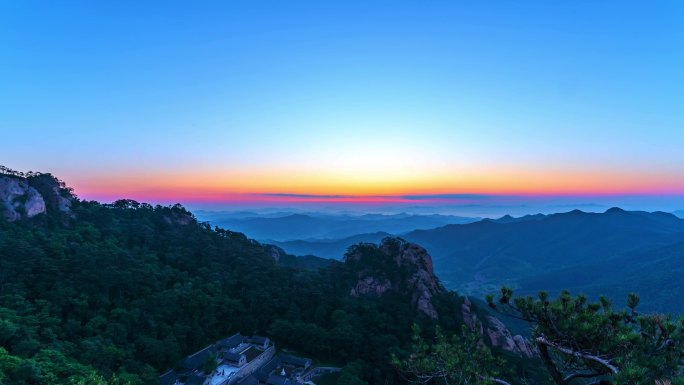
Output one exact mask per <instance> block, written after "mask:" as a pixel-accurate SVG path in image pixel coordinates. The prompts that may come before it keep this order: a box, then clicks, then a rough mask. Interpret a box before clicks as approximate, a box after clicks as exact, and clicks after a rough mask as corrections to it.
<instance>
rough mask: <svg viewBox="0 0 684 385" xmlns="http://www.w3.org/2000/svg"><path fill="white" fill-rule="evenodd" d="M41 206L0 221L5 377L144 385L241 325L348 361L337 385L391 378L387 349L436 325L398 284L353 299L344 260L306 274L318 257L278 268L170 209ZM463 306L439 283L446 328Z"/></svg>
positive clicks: (258, 251)
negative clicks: (43, 209)
mask: <svg viewBox="0 0 684 385" xmlns="http://www.w3.org/2000/svg"><path fill="white" fill-rule="evenodd" d="M32 178H40V179H42V180H43V181H44V182H45V179H46V178H47V180H48V181H49V180H50V178H51V177H49V176H45V175H38V176H32V175H30V176H29V177H28V179H29V180H30V182H31V183H32V184H36V182H37V180H32ZM36 185H37V184H36ZM64 189H65V186H64V185H63V184H61V193H62V194H64V193H66V194H67V195H68V193H69V192H68V191H65V190H64ZM44 190H45V189H44ZM46 195H49V194H48V192H46ZM46 203H47V205H48V210H47V213H46V214H44V215H39V216H36V217H33V218H30V219H22V220H17V221H14V222H8V221H5V220H0V383H3V384H12V385H21V384H56V383H79V384H80V383H84V384H91V383H111V384H153V383H156V381H157V376H158V374H159V371H161V370H164V369H165V368H168V367H172V366H173V365H174V363H175V362H176V361H177V360H178V359H180V358H181V357H183V356H184V355H187V354H189V353H191V352H193V351H194V350H196V349H198V348H201V347H203V346H205V345H206V344H207V343H209V342H211V341H214V340H217V339H219V338H221V337H223V336H226V335H229V334H231V333H234V332H238V331H239V332H242V333H246V334H251V333H260V334H265V335H269V336H271V337H273V338H274V339H275V340H276V342H277V343H279V345H280V346H287V347H288V348H291V349H295V350H296V351H299V352H301V353H302V354H306V355H309V356H311V357H314V358H316V359H320V360H327V361H330V362H333V363H336V364H340V365H346V369H345V370H344V371H343V373H342V378H341V380H343V381H346V382H347V383H363V382H370V383H384V382H385V381H390V382H392V381H395V380H396V373H395V371H394V370H392V368H391V367H390V360H389V357H390V356H391V354H392V353H398V352H401V350H402V349H405V348H407V347H408V346H409V343H410V336H411V327H412V325H413V324H414V323H418V324H421V325H423V326H424V327H425V328H426V329H427V330H430V329H432V321H431V320H430V319H428V318H427V317H425V316H422V315H420V314H419V313H418V312H416V311H415V310H414V309H413V308H412V307H411V306H410V305H408V302H410V301H409V300H407V298H406V295H408V294H406V293H398V292H396V293H387V294H386V295H383V296H382V297H381V298H372V299H361V298H352V297H350V296H349V288H350V287H351V281H353V280H354V278H355V273H354V271H353V269H352V268H351V267H350V266H347V265H345V264H344V263H339V262H335V263H334V264H333V265H331V266H328V267H326V268H324V269H320V270H318V271H315V270H308V269H305V268H302V266H304V267H308V266H310V265H311V264H312V263H311V262H313V264H321V263H320V261H316V260H313V261H306V260H304V261H303V262H304V263H302V261H299V260H298V259H297V258H295V257H292V256H288V255H284V256H280V258H279V259H280V260H281V263H280V264H276V263H275V261H274V258H273V256H272V253H273V249H272V248H270V247H267V246H263V245H261V244H259V243H257V242H255V241H253V240H250V239H248V238H247V237H245V236H244V235H243V234H240V233H235V232H231V231H227V230H223V229H220V228H211V227H210V226H209V225H208V224H205V223H198V222H197V221H196V220H195V219H194V217H193V216H192V214H191V213H190V212H188V211H186V210H185V209H184V208H183V207H181V206H180V205H175V206H171V207H162V206H151V205H148V204H143V203H138V202H135V201H131V200H121V201H117V202H115V203H113V204H100V203H97V202H89V201H82V200H78V199H73V200H72V202H71V207H70V209H69V210H68V212H65V211H59V210H51V207H50V206H52V204H51V203H50V202H49V201H46ZM283 263H285V264H286V265H291V266H294V267H288V266H283ZM459 301H461V299H459V298H458V296H456V295H455V294H454V293H449V292H446V291H445V292H444V293H441V294H439V295H438V296H437V297H435V299H434V303H435V305H436V306H437V307H438V311H439V312H440V314H441V316H440V319H439V324H441V325H442V327H443V328H444V329H445V330H449V331H454V330H458V328H460V325H461V320H459V319H458V316H459V315H458V313H457V312H455V311H453V309H457V308H458V306H459V305H460V302H459Z"/></svg>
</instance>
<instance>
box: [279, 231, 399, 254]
mask: <svg viewBox="0 0 684 385" xmlns="http://www.w3.org/2000/svg"><path fill="white" fill-rule="evenodd" d="M389 236H391V234H388V233H385V232H382V231H380V232H377V233H370V234H359V235H353V236H351V237H346V238H342V239H330V240H310V241H305V240H299V241H286V242H275V241H274V242H271V243H273V244H274V245H277V246H279V247H281V248H283V249H284V250H287V252H288V253H290V254H294V255H316V256H318V257H323V258H331V259H341V258H342V256H343V255H344V253H345V252H346V251H347V248H349V246H351V245H355V244H357V243H378V242H380V241H381V240H382V239H383V238H386V237H389Z"/></svg>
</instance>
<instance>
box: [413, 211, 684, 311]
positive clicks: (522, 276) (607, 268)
mask: <svg viewBox="0 0 684 385" xmlns="http://www.w3.org/2000/svg"><path fill="white" fill-rule="evenodd" d="M524 218H526V217H523V218H519V219H518V220H516V219H515V218H507V217H504V218H501V219H499V220H483V221H480V222H476V223H471V224H466V225H448V226H444V227H441V228H438V229H433V230H419V231H413V232H410V233H408V234H405V235H404V236H403V237H404V238H406V239H408V240H410V241H412V242H417V243H420V244H421V245H423V246H424V247H425V248H427V249H428V250H429V251H430V253H431V254H432V255H433V258H434V263H435V270H436V271H437V273H438V274H439V275H440V277H441V279H442V280H443V282H445V284H446V285H447V286H448V287H450V288H452V289H457V290H460V291H462V292H465V293H470V294H476V295H483V294H485V293H486V292H491V291H493V290H496V289H497V288H498V287H499V286H501V285H503V284H506V285H510V286H513V287H516V288H518V289H519V290H520V291H522V292H529V293H535V292H536V291H538V290H543V289H547V288H550V287H551V288H558V289H559V290H560V289H561V287H562V288H566V287H570V288H573V289H575V291H582V292H587V293H588V294H600V293H607V294H614V295H613V298H622V297H624V295H625V294H626V293H627V292H629V291H638V292H640V293H643V294H644V297H648V296H649V295H656V296H657V293H659V292H661V291H663V290H670V289H671V290H675V291H678V290H681V289H684V282H681V280H671V281H668V282H667V285H669V286H668V287H662V286H663V284H664V282H657V281H658V279H659V277H668V276H670V272H673V271H678V269H681V266H682V265H683V264H684V253H682V252H681V251H682V250H684V246H683V243H684V220H683V219H681V218H678V217H676V216H674V215H673V214H669V213H664V212H653V213H648V212H642V211H625V210H622V209H619V208H612V209H609V210H607V211H606V212H605V213H586V212H582V211H579V210H573V211H570V212H568V213H562V214H553V215H546V216H539V215H537V216H528V217H527V219H524ZM523 219H524V220H523ZM656 261H658V262H656ZM679 276H680V277H681V274H679ZM645 287H650V288H651V289H650V291H649V290H645ZM649 292H650V293H652V294H649ZM644 299H648V300H646V301H645V302H646V303H649V304H653V303H655V302H656V301H654V299H653V298H644ZM659 302H661V303H660V304H658V305H657V306H659V310H675V308H674V307H673V306H674V304H673V303H672V302H670V303H668V301H667V300H664V299H663V300H661V301H659ZM682 305H684V300H681V299H678V302H677V305H676V306H682ZM680 310H681V307H680V308H679V310H678V311H680Z"/></svg>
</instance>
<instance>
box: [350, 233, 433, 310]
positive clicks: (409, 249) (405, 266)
mask: <svg viewBox="0 0 684 385" xmlns="http://www.w3.org/2000/svg"><path fill="white" fill-rule="evenodd" d="M345 263H346V264H348V265H355V266H358V267H359V268H358V273H357V280H356V283H355V284H354V286H353V287H352V288H351V290H350V294H351V295H352V296H355V297H362V296H380V295H382V294H384V293H385V292H387V291H389V290H394V291H400V292H406V293H410V294H411V303H412V305H413V306H414V307H415V308H416V309H417V310H418V311H420V312H422V313H423V314H425V315H427V316H428V317H430V318H433V319H436V318H438V314H437V311H436V310H435V307H434V305H433V304H432V297H433V296H434V295H435V294H436V293H437V292H438V291H441V290H443V289H442V287H441V285H440V284H439V281H438V280H437V277H436V276H435V274H434V271H433V267H432V257H431V256H430V254H428V252H427V250H425V249H424V248H423V247H421V246H419V245H416V244H415V243H410V242H406V241H404V240H403V239H401V238H391V237H389V238H385V239H383V240H382V241H381V242H380V244H379V245H375V244H369V243H361V244H358V245H354V246H352V247H350V249H349V251H348V252H347V254H346V255H345Z"/></svg>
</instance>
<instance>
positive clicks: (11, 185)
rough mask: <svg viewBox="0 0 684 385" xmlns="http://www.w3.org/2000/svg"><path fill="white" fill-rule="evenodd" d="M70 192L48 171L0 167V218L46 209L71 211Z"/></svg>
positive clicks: (11, 218) (33, 214) (12, 218)
mask: <svg viewBox="0 0 684 385" xmlns="http://www.w3.org/2000/svg"><path fill="white" fill-rule="evenodd" d="M73 199H74V197H73V195H71V191H70V190H69V189H68V188H66V186H64V184H63V183H62V182H60V181H59V180H57V179H56V178H55V177H53V176H52V175H50V174H38V173H28V174H23V173H20V172H16V171H12V170H9V169H7V168H5V167H2V166H0V219H4V220H8V221H10V222H11V221H16V220H19V219H24V218H33V217H36V216H38V215H41V214H45V213H47V212H48V211H59V212H65V213H70V212H71V203H72V200H73Z"/></svg>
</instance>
